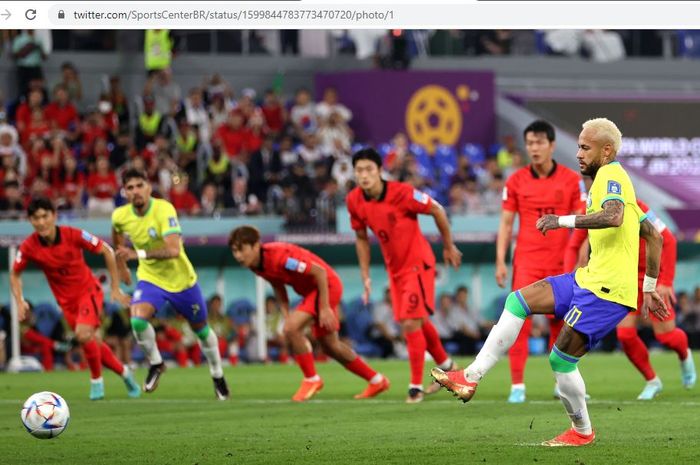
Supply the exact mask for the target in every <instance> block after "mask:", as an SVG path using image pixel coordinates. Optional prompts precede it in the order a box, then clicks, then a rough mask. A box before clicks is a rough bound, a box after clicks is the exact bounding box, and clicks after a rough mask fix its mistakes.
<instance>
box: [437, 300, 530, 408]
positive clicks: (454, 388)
mask: <svg viewBox="0 0 700 465" xmlns="http://www.w3.org/2000/svg"><path fill="white" fill-rule="evenodd" d="M528 314H529V310H527V304H525V300H524V299H523V298H522V295H521V294H520V291H516V292H511V293H510V294H509V295H508V298H507V299H506V305H505V310H504V311H503V313H502V314H501V317H500V318H499V320H498V323H497V324H496V325H495V326H494V327H493V328H492V329H491V333H489V336H488V337H487V338H486V342H485V343H484V347H482V349H481V350H480V351H479V353H478V354H477V356H476V359H475V360H474V361H473V362H472V363H471V365H469V366H468V367H467V368H465V369H464V370H457V371H447V372H446V371H443V370H441V369H440V368H437V367H436V368H433V369H432V371H431V374H432V376H433V378H435V381H437V382H438V383H440V384H441V385H442V386H443V387H444V388H446V389H447V390H448V391H450V392H452V393H453V394H454V395H455V397H457V398H459V399H461V400H462V401H463V402H468V401H469V400H471V398H472V397H473V396H474V393H475V392H476V387H477V385H478V384H479V381H480V380H481V378H483V377H484V375H485V374H486V373H487V372H488V371H489V370H490V369H491V368H493V366H494V365H495V364H496V362H498V360H499V359H500V358H501V357H503V356H504V355H505V354H506V352H507V351H508V349H509V348H510V347H511V346H512V345H513V343H514V342H515V339H516V338H517V337H518V334H519V333H520V330H521V328H522V326H523V323H524V322H525V319H526V318H527V315H528Z"/></svg>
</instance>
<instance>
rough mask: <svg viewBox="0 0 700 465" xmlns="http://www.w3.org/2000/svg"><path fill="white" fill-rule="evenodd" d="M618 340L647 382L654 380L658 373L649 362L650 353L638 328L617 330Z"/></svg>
mask: <svg viewBox="0 0 700 465" xmlns="http://www.w3.org/2000/svg"><path fill="white" fill-rule="evenodd" d="M617 340H618V341H620V345H622V350H623V351H624V352H625V354H626V355H627V358H629V359H630V362H632V365H634V366H635V367H637V370H639V372H640V373H641V374H642V376H644V379H646V380H647V381H650V380H652V379H654V378H655V377H656V373H655V372H654V369H653V368H652V366H651V363H650V362H649V351H648V350H647V346H645V345H644V341H642V339H641V338H640V337H639V335H638V334H637V328H617ZM659 340H661V339H659ZM686 340H687V339H686ZM686 347H687V345H686Z"/></svg>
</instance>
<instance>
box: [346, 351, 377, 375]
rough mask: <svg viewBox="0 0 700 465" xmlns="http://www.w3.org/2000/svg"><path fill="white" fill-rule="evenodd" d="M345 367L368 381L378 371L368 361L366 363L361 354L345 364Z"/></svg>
mask: <svg viewBox="0 0 700 465" xmlns="http://www.w3.org/2000/svg"><path fill="white" fill-rule="evenodd" d="M345 369H346V370H348V371H349V372H351V373H355V374H356V375H357V376H359V377H360V378H363V379H365V380H367V381H369V380H370V379H372V378H374V375H376V374H377V372H376V371H374V370H373V369H372V367H370V366H369V365H367V363H365V361H364V360H362V359H361V358H360V357H359V356H358V357H355V360H353V361H352V362H350V363H348V364H347V365H345Z"/></svg>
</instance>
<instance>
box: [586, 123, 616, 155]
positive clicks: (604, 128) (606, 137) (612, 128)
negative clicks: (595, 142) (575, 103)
mask: <svg viewBox="0 0 700 465" xmlns="http://www.w3.org/2000/svg"><path fill="white" fill-rule="evenodd" d="M583 129H591V130H593V131H595V133H596V136H597V138H599V139H602V140H603V141H605V142H608V143H610V144H612V147H613V150H614V152H615V154H617V152H619V151H620V147H622V133H621V132H620V130H619V129H618V128H617V126H616V125H615V123H613V122H612V121H610V120H609V119H607V118H594V119H589V120H588V121H586V122H585V123H583Z"/></svg>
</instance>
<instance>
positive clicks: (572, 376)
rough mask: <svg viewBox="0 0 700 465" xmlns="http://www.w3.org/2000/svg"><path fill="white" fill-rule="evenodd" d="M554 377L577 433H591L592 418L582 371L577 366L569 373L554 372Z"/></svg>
mask: <svg viewBox="0 0 700 465" xmlns="http://www.w3.org/2000/svg"><path fill="white" fill-rule="evenodd" d="M554 377H555V378H556V380H557V384H558V385H559V394H560V398H561V402H562V404H564V408H565V409H566V413H567V414H568V415H569V418H571V423H572V426H573V427H574V429H575V430H576V432H577V433H580V434H586V435H588V434H591V433H592V432H593V428H592V427H591V419H590V418H589V416H588V408H587V407H586V384H585V383H584V382H583V378H582V377H581V372H579V371H578V368H576V369H575V370H574V371H572V372H569V373H559V372H556V371H555V372H554Z"/></svg>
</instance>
